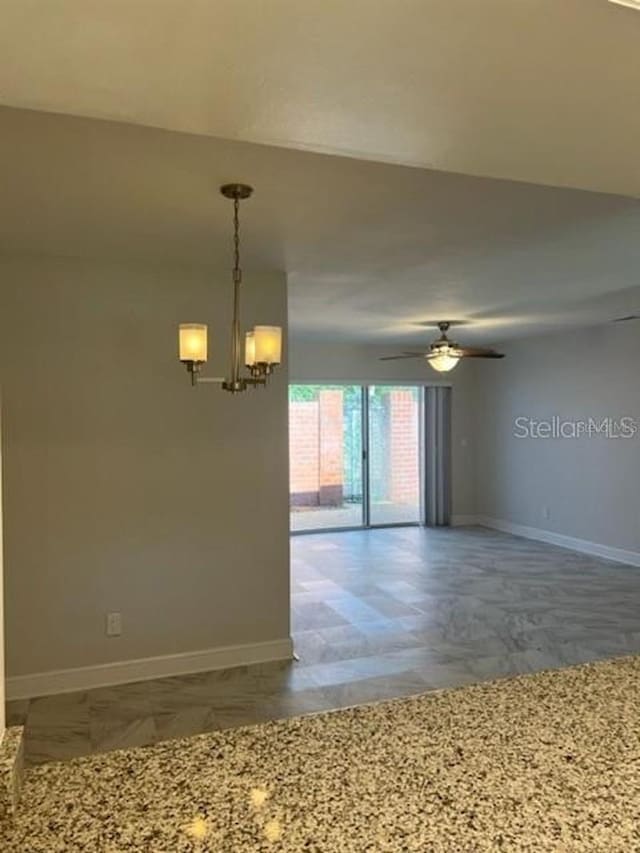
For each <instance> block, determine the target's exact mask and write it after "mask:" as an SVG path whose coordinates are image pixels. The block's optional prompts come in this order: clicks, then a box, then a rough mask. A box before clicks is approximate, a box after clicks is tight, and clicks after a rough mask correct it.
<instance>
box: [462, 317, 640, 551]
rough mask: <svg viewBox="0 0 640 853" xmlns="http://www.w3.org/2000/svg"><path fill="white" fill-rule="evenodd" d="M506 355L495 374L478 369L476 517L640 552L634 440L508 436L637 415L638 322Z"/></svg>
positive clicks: (547, 340)
mask: <svg viewBox="0 0 640 853" xmlns="http://www.w3.org/2000/svg"><path fill="white" fill-rule="evenodd" d="M504 351H505V352H506V354H507V358H505V359H504V361H503V362H501V364H500V370H499V374H498V375H497V376H496V373H495V372H494V370H493V365H492V364H490V363H489V364H479V365H478V376H479V382H478V385H477V393H478V395H479V396H478V398H477V415H478V437H477V478H476V482H477V499H476V503H477V508H478V511H479V513H481V514H483V515H486V516H490V517H493V518H498V519H501V520H506V521H509V522H512V523H516V524H521V525H526V526H529V527H535V528H542V529H544V530H549V531H552V532H555V533H560V534H563V535H565V536H572V537H576V538H579V539H586V540H588V541H591V542H597V543H599V544H602V545H609V546H613V547H617V548H623V549H627V550H631V551H640V436H636V437H635V438H632V439H618V440H615V439H606V438H604V437H594V438H586V437H584V438H580V439H576V440H573V439H553V438H550V439H536V440H532V439H518V438H515V437H514V420H515V418H517V417H522V416H526V417H531V418H536V419H538V420H540V419H547V418H551V417H552V416H554V415H557V416H560V417H562V418H565V419H569V420H570V419H588V418H589V417H594V418H596V419H602V418H604V417H612V418H619V417H622V416H631V417H635V418H636V419H638V418H640V380H639V378H638V365H639V364H640V322H639V321H634V322H629V323H627V324H609V325H603V326H597V327H594V328H591V329H584V330H581V331H575V332H570V333H563V334H553V335H548V336H544V337H537V338H531V339H527V340H523V341H519V342H514V343H512V344H510V345H508V346H505V347H504ZM545 507H547V508H548V516H549V517H548V518H546V517H545V512H544V508H545Z"/></svg>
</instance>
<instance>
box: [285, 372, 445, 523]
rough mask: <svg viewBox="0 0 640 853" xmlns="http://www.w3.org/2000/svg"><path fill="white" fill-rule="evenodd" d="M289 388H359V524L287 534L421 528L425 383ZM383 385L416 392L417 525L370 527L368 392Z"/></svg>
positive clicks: (339, 384)
mask: <svg viewBox="0 0 640 853" xmlns="http://www.w3.org/2000/svg"><path fill="white" fill-rule="evenodd" d="M289 384H290V385H313V386H322V385H331V386H344V387H347V386H350V385H356V386H358V387H359V388H360V407H361V408H360V411H361V421H362V427H361V447H360V458H361V464H362V524H357V525H349V526H347V527H322V528H319V529H318V528H316V529H314V528H310V529H309V530H291V529H290V530H289V534H290V535H291V536H310V535H313V534H315V533H349V532H353V531H357V530H380V529H382V528H387V527H422V526H424V460H425V455H424V405H425V388H426V387H427V386H428V385H429V383H423V382H390V381H386V382H384V381H382V382H367V383H361V382H290V383H289ZM381 385H386V386H388V387H392V388H417V389H418V394H419V397H418V467H419V499H420V518H419V520H418V521H389V522H386V523H381V524H372V523H371V471H370V457H371V454H370V448H369V437H370V436H369V433H370V430H369V390H370V389H371V388H375V387H379V386H381Z"/></svg>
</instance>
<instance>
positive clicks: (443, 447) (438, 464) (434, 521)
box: [424, 386, 451, 527]
mask: <svg viewBox="0 0 640 853" xmlns="http://www.w3.org/2000/svg"><path fill="white" fill-rule="evenodd" d="M424 400H425V403H424V523H425V525H426V526H427V527H442V526H446V525H448V524H450V522H451V388H444V387H441V386H430V387H427V388H425V396H424Z"/></svg>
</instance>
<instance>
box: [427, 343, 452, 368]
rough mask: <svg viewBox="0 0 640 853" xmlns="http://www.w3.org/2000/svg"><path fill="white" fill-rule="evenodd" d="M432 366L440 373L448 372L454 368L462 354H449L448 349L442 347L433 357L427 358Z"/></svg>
mask: <svg viewBox="0 0 640 853" xmlns="http://www.w3.org/2000/svg"><path fill="white" fill-rule="evenodd" d="M427 361H428V362H429V364H430V365H431V367H433V369H434V370H437V371H438V373H447V372H448V371H449V370H453V368H454V367H455V366H456V364H457V363H458V362H459V361H460V356H457V355H449V353H448V351H447V350H446V349H445V348H444V347H442V349H440V350H439V351H438V353H437V355H434V356H433V357H432V358H429V359H427Z"/></svg>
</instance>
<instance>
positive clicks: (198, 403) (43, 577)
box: [0, 257, 289, 675]
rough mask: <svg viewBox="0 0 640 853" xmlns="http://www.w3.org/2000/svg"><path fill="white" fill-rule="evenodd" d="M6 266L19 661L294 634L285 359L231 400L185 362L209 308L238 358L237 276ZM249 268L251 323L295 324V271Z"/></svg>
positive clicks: (215, 358) (9, 583)
mask: <svg viewBox="0 0 640 853" xmlns="http://www.w3.org/2000/svg"><path fill="white" fill-rule="evenodd" d="M0 269H1V276H2V283H1V285H0V381H1V384H2V390H3V408H4V418H3V420H4V423H3V432H4V435H3V440H4V498H5V581H6V625H7V652H8V657H7V663H8V674H9V675H20V674H27V673H33V672H43V671H48V670H52V669H58V668H68V667H76V666H82V665H92V664H98V663H103V662H104V663H107V662H111V661H122V660H129V659H134V658H139V657H147V656H155V655H165V654H172V653H178V652H187V651H195V650H201V649H210V648H215V647H218V646H227V645H234V644H243V643H253V642H261V641H268V640H279V639H284V638H286V637H287V636H288V634H289V598H288V592H289V561H288V516H287V488H288V486H287V374H286V368H285V369H281V370H280V372H279V373H278V374H277V376H276V378H275V379H274V381H273V383H272V386H271V388H270V389H269V390H266V391H263V390H260V391H251V392H248V393H246V394H245V395H240V396H238V397H232V396H231V395H228V394H224V393H223V392H222V391H221V390H220V389H218V388H215V387H201V388H197V389H192V388H191V387H190V385H189V383H188V381H187V375H186V371H184V369H183V368H182V366H181V365H180V364H179V363H178V362H177V357H176V356H177V341H176V337H177V331H176V329H177V323H178V322H179V321H193V320H200V319H203V320H205V321H207V322H209V324H210V338H211V340H210V358H211V360H212V365H211V368H210V372H213V373H214V374H216V375H220V374H221V373H222V372H225V369H226V363H227V340H228V323H229V319H230V287H229V282H228V276H227V275H223V274H220V275H218V276H217V278H216V277H215V276H213V274H212V273H207V272H205V271H194V270H188V269H174V270H167V269H166V268H163V269H153V268H151V267H137V266H135V265H128V266H122V265H120V266H116V265H109V264H102V263H94V262H82V261H74V260H63V259H52V258H50V259H44V258H43V259H37V258H28V257H22V258H19V257H9V258H6V257H5V258H4V259H2V260H0ZM246 282H247V283H246V287H245V306H246V310H245V325H248V326H249V325H253V324H254V323H255V322H264V323H275V324H280V325H282V326H285V327H286V285H285V281H284V277H283V276H279V275H262V276H257V275H254V274H251V273H250V272H249V273H248V274H247V275H246ZM247 531H250V533H248V532H247ZM110 610H120V611H122V614H123V620H124V633H123V636H122V637H120V638H118V639H114V638H107V637H106V636H105V625H104V620H105V613H106V612H107V611H110Z"/></svg>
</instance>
